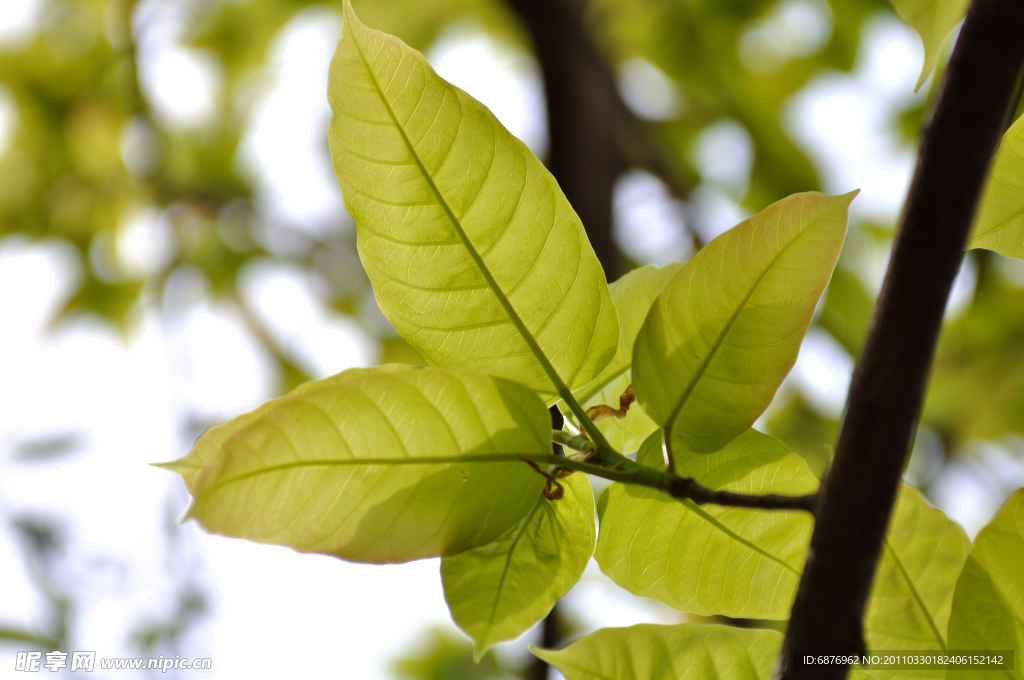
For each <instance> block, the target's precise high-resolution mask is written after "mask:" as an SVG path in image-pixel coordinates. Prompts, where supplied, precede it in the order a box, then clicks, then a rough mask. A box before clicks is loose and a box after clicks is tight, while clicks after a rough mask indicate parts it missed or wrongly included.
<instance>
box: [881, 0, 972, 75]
mask: <svg viewBox="0 0 1024 680" xmlns="http://www.w3.org/2000/svg"><path fill="white" fill-rule="evenodd" d="M892 4H893V5H895V6H896V12H897V13H898V14H899V15H900V16H901V17H902V18H903V20H904V21H906V22H907V23H908V24H910V26H911V27H912V28H913V29H914V30H915V31H917V34H918V35H920V36H921V42H922V43H923V44H924V65H923V66H922V67H921V75H920V76H919V77H918V79H917V84H916V85H914V91H915V92H916V91H917V89H918V88H919V87H921V85H922V84H923V83H924V81H925V79H926V78H927V77H928V74H929V73H931V72H932V69H934V68H935V63H936V62H937V61H938V60H939V54H940V53H941V52H942V45H943V44H944V43H945V42H946V37H947V36H949V32H950V31H952V30H953V27H954V26H956V25H957V24H958V23H960V20H961V19H963V18H964V14H966V13H967V5H968V4H970V0H892Z"/></svg>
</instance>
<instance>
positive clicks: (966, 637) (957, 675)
mask: <svg viewBox="0 0 1024 680" xmlns="http://www.w3.org/2000/svg"><path fill="white" fill-rule="evenodd" d="M1022 565H1024V489H1021V490H1019V491H1017V493H1015V494H1013V496H1011V497H1010V500H1008V501H1007V502H1006V505H1004V506H1003V509H1002V510H1000V511H999V514H997V515H996V517H995V519H993V520H992V522H991V523H990V524H989V525H988V526H986V527H985V528H984V529H982V530H981V533H979V534H978V537H977V538H976V539H975V541H974V548H973V549H972V550H971V554H970V556H968V558H967V563H966V564H965V565H964V569H963V571H962V572H960V578H959V579H958V580H957V582H956V590H955V591H954V592H953V610H952V613H951V614H950V617H949V647H950V649H974V650H993V651H994V650H1012V651H1013V656H1014V659H1013V663H1014V666H1013V671H1009V672H1004V673H1003V674H1002V675H1001V676H997V675H996V674H995V673H994V672H993V671H990V670H989V671H986V670H950V671H949V673H948V676H947V677H948V678H950V680H961V679H964V680H974V679H977V680H982V679H983V678H991V677H1004V678H1017V679H1018V680H1020V679H1021V678H1024V567H1022Z"/></svg>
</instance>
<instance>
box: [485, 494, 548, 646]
mask: <svg viewBox="0 0 1024 680" xmlns="http://www.w3.org/2000/svg"><path fill="white" fill-rule="evenodd" d="M543 503H544V496H543V495H541V496H538V497H537V502H536V503H534V504H533V507H532V508H530V512H529V514H527V515H526V517H524V518H523V520H522V522H520V523H519V526H517V527H516V528H515V529H514V530H513V531H515V537H514V538H513V539H512V545H510V546H509V548H508V552H507V553H505V565H504V567H502V570H501V576H500V577H499V578H498V587H497V588H495V590H494V601H493V602H492V603H491V613H490V616H488V617H487V628H486V631H487V632H486V633H485V635H486V636H487V637H490V633H491V628H492V627H493V626H494V617H495V616H497V614H498V601H499V600H500V599H501V591H502V589H503V588H504V587H505V578H506V577H507V576H508V570H509V568H510V567H511V565H512V555H513V553H515V551H516V546H517V545H519V541H520V539H522V537H523V535H524V534H525V533H526V529H527V527H528V526H529V525H530V521H531V520H533V516H534V515H536V514H537V510H539V509H540V506H541V505H542V504H543Z"/></svg>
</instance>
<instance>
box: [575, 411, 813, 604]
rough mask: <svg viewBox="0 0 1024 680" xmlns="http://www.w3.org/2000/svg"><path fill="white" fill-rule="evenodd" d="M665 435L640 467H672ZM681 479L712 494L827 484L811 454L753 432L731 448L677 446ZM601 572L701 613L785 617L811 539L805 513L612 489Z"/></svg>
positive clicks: (648, 445) (604, 508)
mask: <svg viewBox="0 0 1024 680" xmlns="http://www.w3.org/2000/svg"><path fill="white" fill-rule="evenodd" d="M660 438H661V433H660V432H656V433H655V434H653V435H651V437H649V438H648V439H647V441H645V442H644V444H643V446H641V447H640V452H639V453H638V454H637V462H639V463H641V464H643V465H649V466H651V467H664V465H663V463H662V461H661V457H662V454H661V445H660ZM675 461H676V469H677V471H678V474H679V475H681V476H683V477H692V478H694V479H695V480H697V481H698V482H700V483H701V484H703V485H704V486H707V487H710V488H712V489H725V490H729V491H736V492H741V493H778V494H793V495H799V494H807V493H812V492H814V490H815V489H816V488H817V486H818V482H817V480H816V479H815V478H814V475H812V474H811V472H810V470H808V469H807V464H806V463H805V462H804V461H803V459H802V458H800V457H799V456H797V455H796V454H794V453H791V452H790V451H789V450H788V449H787V448H786V447H785V445H783V444H782V443H781V442H780V441H778V440H776V439H773V438H772V437H769V436H768V435H764V434H761V433H760V432H757V431H755V430H748V431H747V432H745V433H744V434H742V435H740V436H739V437H737V438H736V439H735V440H733V441H732V442H731V443H730V444H728V445H727V446H726V447H725V448H723V449H722V450H720V451H718V452H716V453H713V454H710V455H696V454H693V453H690V452H687V451H685V450H683V449H682V448H681V447H679V446H677V447H675ZM598 514H599V515H600V517H601V523H600V534H599V536H598V540H597V550H596V552H595V555H594V557H595V558H596V559H597V563H598V564H599V565H600V567H601V570H602V571H603V572H604V573H605V574H607V575H608V576H609V577H610V578H611V579H612V580H613V581H615V582H616V583H617V584H619V585H620V586H622V587H623V588H625V589H626V590H628V591H630V592H631V593H633V594H635V595H641V596H643V597H649V598H651V599H654V600H658V601H659V602H664V603H665V604H667V605H669V606H671V607H675V608H676V609H679V610H681V611H685V612H690V613H693V614H701V615H712V614H723V615H725V616H733V617H740V618H761V619H784V618H786V617H787V616H788V614H789V608H790V605H791V603H792V599H793V594H794V592H795V590H796V586H797V583H798V581H799V579H800V571H801V569H802V566H803V562H804V558H805V556H806V552H807V544H808V541H809V540H810V535H811V525H812V522H811V518H810V516H809V515H807V514H806V513H801V512H795V511H794V512H790V511H771V512H766V511H758V510H747V509H741V508H725V507H719V506H710V505H709V506H697V505H695V504H693V503H691V502H689V501H685V502H680V501H677V500H675V499H673V498H670V497H669V496H667V495H666V494H664V493H662V492H660V491H656V490H653V489H648V488H642V487H636V486H628V485H624V484H612V485H611V486H610V487H608V489H606V490H605V492H604V493H603V494H602V495H601V498H600V500H599V501H598Z"/></svg>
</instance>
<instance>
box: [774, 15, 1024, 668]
mask: <svg viewBox="0 0 1024 680" xmlns="http://www.w3.org/2000/svg"><path fill="white" fill-rule="evenodd" d="M1022 65H1024V2H1021V0H974V2H973V3H972V4H971V7H970V9H969V11H968V14H967V19H966V21H965V22H964V25H963V28H962V29H961V31H960V37H959V39H958V40H957V44H956V48H955V49H954V50H953V55H952V57H951V58H950V62H949V67H948V69H947V70H946V74H945V78H944V80H943V83H942V87H941V90H940V92H939V95H938V98H937V100H936V102H935V106H934V109H933V112H932V116H931V119H930V120H929V122H928V123H927V125H926V127H925V130H924V132H923V135H922V139H921V149H920V152H919V155H918V162H917V168H916V170H915V172H914V178H913V181H912V183H911V186H910V192H909V195H908V197H907V204H906V208H905V210H904V216H903V219H902V221H901V224H900V227H899V231H898V233H897V235H896V241H895V244H894V246H893V253H892V258H891V260H890V262H889V268H888V271H887V273H886V278H885V283H884V284H883V286H882V292H881V295H880V298H879V301H878V306H877V309H876V311H875V316H874V318H873V320H872V324H871V329H870V331H869V333H868V338H867V342H866V344H865V347H864V352H863V355H862V357H861V360H860V363H859V364H858V366H857V370H856V373H855V375H854V379H853V382H852V385H851V387H850V396H849V402H848V405H847V413H846V417H845V420H844V423H843V428H842V432H841V433H840V436H839V442H838V445H837V447H836V454H835V459H834V461H833V463H832V467H831V468H830V470H829V472H828V475H827V476H826V478H825V481H824V483H823V485H822V488H821V491H820V492H819V499H818V507H817V513H816V514H817V521H816V523H815V527H814V534H813V536H812V538H811V547H810V552H809V554H808V558H807V564H806V566H805V568H804V574H803V577H802V578H801V580H800V586H799V589H798V591H797V596H796V601H795V602H794V604H793V612H792V616H791V619H790V624H789V628H788V631H787V634H786V640H785V642H784V644H783V649H782V654H781V656H780V660H779V668H778V670H777V671H776V677H777V678H781V679H782V680H798V679H803V678H814V679H815V680H829V679H835V680H841V679H842V678H845V677H846V673H847V670H848V669H847V667H846V666H838V665H837V666H819V667H802V666H801V665H799V656H800V655H801V654H803V653H813V652H829V653H839V654H854V653H856V652H857V651H858V650H859V649H861V648H862V646H863V642H862V640H863V637H862V636H863V628H862V620H863V616H864V608H865V605H866V602H867V598H868V595H869V593H870V589H871V584H872V581H873V578H874V574H875V568H876V566H877V563H878V559H879V556H880V554H881V549H882V541H883V538H884V536H885V531H886V528H887V525H888V523H889V517H890V514H891V512H892V507H893V505H894V503H895V499H896V492H897V489H898V486H899V481H900V475H901V472H902V469H903V464H904V461H905V459H906V455H907V451H908V449H909V445H910V440H911V436H912V434H913V431H914V426H915V421H916V419H917V417H918V414H919V412H920V409H921V403H922V399H923V395H924V390H925V385H926V381H927V377H928V371H929V367H930V365H931V360H932V355H933V353H934V350H935V344H936V339H937V338H938V334H939V329H940V327H941V323H942V316H943V311H944V309H945V306H946V301H947V298H948V297H949V291H950V287H951V285H952V283H953V279H954V277H955V276H956V273H957V269H958V267H959V264H960V261H961V258H962V254H963V248H964V244H965V242H966V239H967V234H968V231H969V229H970V226H971V222H972V219H973V216H974V212H975V208H976V207H977V203H978V199H979V196H980V194H981V190H982V186H983V184H984V180H985V177H986V174H987V171H988V167H989V164H990V162H991V160H992V156H993V154H994V152H995V150H996V148H997V146H998V144H999V139H1000V136H1001V135H1002V132H1003V126H1004V121H1005V117H1006V111H1007V110H1008V108H1009V107H1010V106H1011V102H1010V99H1011V96H1012V95H1011V93H1012V92H1013V91H1014V86H1015V84H1016V83H1017V81H1018V77H1019V75H1020V73H1021V69H1022ZM1013 104H1016V102H1013Z"/></svg>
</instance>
